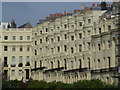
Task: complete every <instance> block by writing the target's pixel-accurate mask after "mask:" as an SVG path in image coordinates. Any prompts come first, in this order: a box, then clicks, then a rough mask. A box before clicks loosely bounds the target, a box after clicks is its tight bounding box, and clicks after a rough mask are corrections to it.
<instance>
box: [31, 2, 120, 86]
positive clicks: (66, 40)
mask: <svg viewBox="0 0 120 90" xmlns="http://www.w3.org/2000/svg"><path fill="white" fill-rule="evenodd" d="M104 5H106V4H105V3H104V2H103V7H99V8H101V9H99V10H98V8H97V9H96V10H95V8H94V9H92V10H91V9H90V8H87V7H84V9H83V10H80V11H79V12H71V13H69V14H67V15H65V16H60V17H59V16H58V17H57V18H54V16H51V17H49V21H45V22H43V23H40V24H38V25H37V26H36V27H35V28H34V30H33V44H32V49H33V52H32V53H33V57H32V59H31V62H32V69H31V71H32V72H31V77H32V78H33V79H34V80H45V81H47V82H52V81H56V82H59V81H60V82H64V83H72V82H76V81H79V80H85V79H87V80H89V79H101V80H103V81H105V82H107V83H110V84H112V83H117V82H118V78H115V75H116V74H117V68H118V65H117V64H116V46H115V44H116V43H115V41H116V39H115V38H116V36H115V35H116V33H118V32H116V31H115V30H116V28H117V26H116V24H114V23H113V21H114V22H116V21H115V18H117V16H115V18H113V17H112V16H113V13H112V12H114V10H115V9H113V10H112V11H111V10H110V11H109V10H108V11H107V10H106V9H107V7H104ZM118 10H119V9H118ZM106 14H108V16H110V17H111V18H107V15H106ZM117 63H118V62H117Z"/></svg>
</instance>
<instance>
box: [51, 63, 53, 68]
mask: <svg viewBox="0 0 120 90" xmlns="http://www.w3.org/2000/svg"><path fill="white" fill-rule="evenodd" d="M51 69H53V62H52V61H51Z"/></svg>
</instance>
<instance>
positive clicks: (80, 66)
mask: <svg viewBox="0 0 120 90" xmlns="http://www.w3.org/2000/svg"><path fill="white" fill-rule="evenodd" d="M79 68H80V69H81V68H82V61H81V59H79Z"/></svg>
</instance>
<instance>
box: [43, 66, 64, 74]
mask: <svg viewBox="0 0 120 90" xmlns="http://www.w3.org/2000/svg"><path fill="white" fill-rule="evenodd" d="M63 69H64V67H59V68H53V69H48V70H45V73H47V72H54V71H61V70H63Z"/></svg>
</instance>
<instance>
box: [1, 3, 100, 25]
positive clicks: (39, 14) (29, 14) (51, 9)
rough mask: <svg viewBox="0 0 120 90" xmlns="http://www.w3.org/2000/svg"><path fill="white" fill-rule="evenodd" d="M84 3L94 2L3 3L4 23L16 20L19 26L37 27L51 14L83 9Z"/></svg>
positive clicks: (89, 4)
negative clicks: (29, 24) (27, 24)
mask: <svg viewBox="0 0 120 90" xmlns="http://www.w3.org/2000/svg"><path fill="white" fill-rule="evenodd" d="M83 3H84V4H85V6H91V4H92V3H93V2H2V22H11V20H12V19H14V20H15V22H16V24H17V26H20V25H22V24H24V23H26V22H28V21H29V22H30V23H31V24H32V25H33V26H35V25H36V24H37V22H38V21H39V19H44V18H45V17H47V16H48V15H49V14H54V13H62V12H64V11H67V12H70V11H73V10H75V9H81V5H82V4H83ZM95 3H100V2H95Z"/></svg>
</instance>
